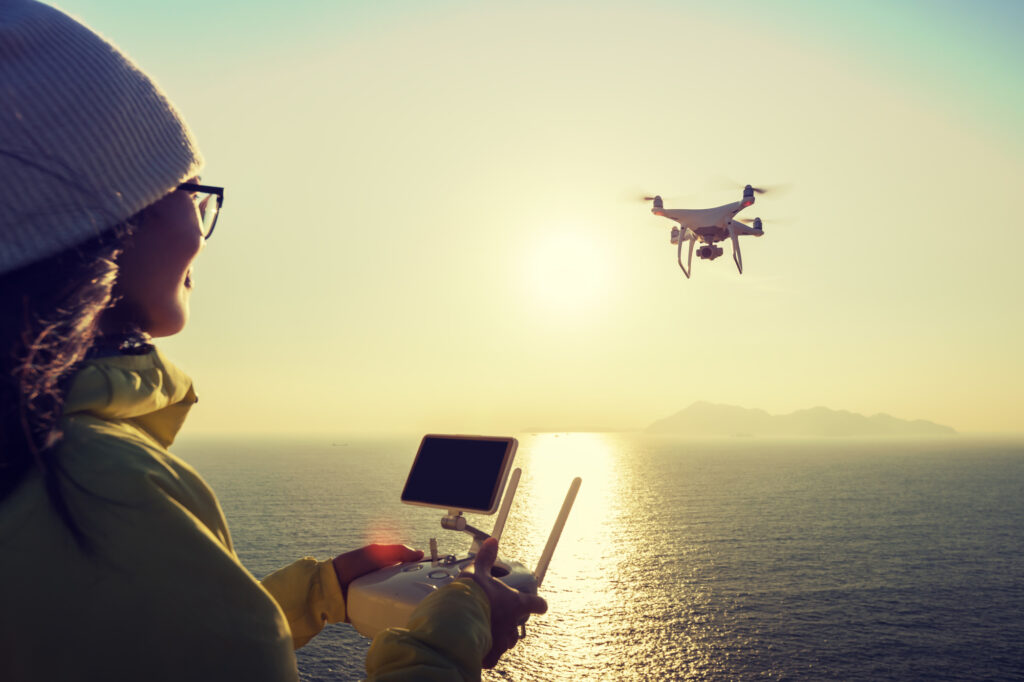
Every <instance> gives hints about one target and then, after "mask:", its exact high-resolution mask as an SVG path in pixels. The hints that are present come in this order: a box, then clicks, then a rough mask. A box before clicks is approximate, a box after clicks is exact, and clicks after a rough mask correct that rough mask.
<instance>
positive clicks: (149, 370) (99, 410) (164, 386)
mask: <svg viewBox="0 0 1024 682" xmlns="http://www.w3.org/2000/svg"><path fill="white" fill-rule="evenodd" d="M198 400H199V399H198V398H197V397H196V394H195V390H194V389H193V384H192V379H190V378H189V376H188V375H187V374H185V373H184V372H183V371H181V370H180V369H178V368H177V367H175V366H174V365H173V364H171V363H170V362H168V361H167V359H166V358H165V357H164V356H163V354H162V353H161V352H160V351H158V350H153V351H152V352H151V353H147V354H145V355H114V356H110V357H102V358H95V359H92V360H89V361H87V362H86V363H84V364H83V365H82V367H81V369H79V371H78V373H77V374H76V375H75V377H74V379H72V382H71V388H70V389H69V390H68V394H67V398H66V399H65V401H64V417H65V418H67V417H72V416H74V415H76V414H92V415H94V416H96V417H99V418H100V419H105V420H130V421H133V422H135V423H136V424H138V425H139V426H140V427H142V428H143V429H144V430H145V431H147V432H148V433H149V434H150V435H151V436H153V438H154V439H156V441H157V442H158V443H160V445H162V446H163V447H165V448H166V447H168V446H169V445H170V444H171V443H172V442H173V441H174V437H175V436H176V435H177V433H178V430H179V429H181V426H182V424H184V423H185V418H186V417H187V416H188V411H189V410H190V409H191V408H192V405H194V404H195V403H196V402H198Z"/></svg>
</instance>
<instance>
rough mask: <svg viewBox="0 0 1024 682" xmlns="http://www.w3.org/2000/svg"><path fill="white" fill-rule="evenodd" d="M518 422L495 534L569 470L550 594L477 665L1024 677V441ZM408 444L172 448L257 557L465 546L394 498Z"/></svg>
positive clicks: (306, 653)
mask: <svg viewBox="0 0 1024 682" xmlns="http://www.w3.org/2000/svg"><path fill="white" fill-rule="evenodd" d="M519 438H520V447H519V453H518V454H517V457H516V464H517V465H518V466H521V467H522V468H523V477H522V481H521V483H520V489H519V493H518V494H517V498H516V503H515V504H514V505H513V507H512V512H511V515H510V517H509V521H508V524H507V526H506V529H505V534H504V537H503V540H502V552H503V554H506V555H508V556H510V557H511V558H515V559H518V560H521V561H523V562H524V563H526V564H527V565H529V566H531V567H532V566H533V565H534V564H535V563H536V561H537V559H538V558H539V556H540V553H541V550H542V548H543V544H544V541H545V539H546V535H547V532H548V530H549V528H550V525H551V523H552V522H553V521H554V518H555V516H556V514H557V512H558V508H559V506H560V505H561V502H562V498H563V496H564V495H565V491H566V489H567V488H568V485H569V482H570V481H571V479H572V477H573V476H576V475H579V476H582V478H583V486H582V488H581V490H580V493H579V497H578V498H577V502H576V506H575V508H574V509H573V513H572V515H571V517H570V519H569V523H568V524H567V526H566V528H565V532H564V534H563V536H562V541H561V544H560V545H559V547H558V550H557V551H556V552H555V555H554V559H553V561H552V562H551V566H550V569H549V571H548V574H547V578H546V580H545V583H544V587H543V589H542V593H543V595H544V596H545V598H547V600H548V602H549V605H550V610H549V612H548V614H546V615H544V616H540V617H535V618H533V619H532V620H531V621H530V623H529V625H528V626H527V629H528V637H527V638H526V639H525V640H523V641H522V642H520V644H519V645H518V646H517V647H516V648H515V649H514V650H513V651H512V652H511V653H510V654H509V655H507V656H506V657H505V658H504V659H503V660H502V662H501V663H500V664H499V667H498V668H497V669H496V670H495V671H487V672H485V674H484V678H485V679H493V680H499V679H502V680H569V679H572V680H614V679H651V680H665V679H707V680H735V679H740V680H752V679H801V680H803V679H806V680H817V679H843V680H886V679H890V680H908V679H912V680H917V679H921V680H923V679H965V680H966V679H971V680H978V679H993V680H995V679H1011V678H1017V679H1020V678H1021V677H1024V663H1022V660H1024V657H1022V656H1021V652H1022V651H1024V618H1022V617H1021V614H1022V613H1024V559H1022V556H1024V533H1022V532H1021V529H1022V528H1024V441H997V440H970V439H967V438H964V437H956V438H940V439H927V440H914V441H911V440H906V439H890V440H864V439H859V440H852V439H851V440H836V439H830V440H822V439H789V440H782V439H763V440H757V439H751V438H723V439H686V440H683V439H677V438H672V437H660V436H655V435H650V434H639V433H628V434H608V433H605V434H596V433H562V434H556V433H548V434H524V435H521V436H519ZM417 444H418V437H417V436H410V437H393V438H372V439H371V438H340V437H339V438H335V439H334V440H333V441H331V440H329V439H322V440H312V439H294V440H288V439H279V440H266V439H261V440H254V439H227V438H221V439H204V438H188V437H187V436H186V437H184V438H183V439H182V440H181V441H180V442H179V443H178V444H176V446H175V448H174V451H175V452H176V453H177V454H178V455H179V456H181V457H182V458H184V459H186V460H187V461H189V462H191V463H192V464H193V465H194V466H195V467H196V468H197V469H198V470H199V471H200V473H202V474H203V476H204V477H205V478H206V479H207V480H208V481H209V482H210V484H211V485H212V486H213V488H214V490H215V491H217V493H218V496H219V497H220V500H221V503H222V505H223V507H224V511H225V514H226V515H227V518H228V523H229V525H230V527H231V531H232V536H233V538H234V541H235V545H236V547H237V549H238V553H239V556H240V557H241V559H242V561H243V563H244V564H245V565H246V566H247V567H248V568H249V569H250V570H251V571H252V572H253V573H254V574H255V575H257V576H263V575H264V574H266V573H268V572H270V571H272V570H274V569H275V568H278V567H280V566H281V565H284V564H286V563H288V562H290V561H293V560H295V559H297V558H300V557H302V556H306V555H313V556H317V557H318V558H321V559H323V558H328V557H330V556H333V555H334V554H336V553H339V552H341V551H345V550H348V549H352V548H355V547H358V546H360V545H362V544H365V543H368V542H404V543H407V544H410V545H413V546H416V547H419V548H426V546H427V544H428V542H429V539H430V538H431V537H436V538H437V539H438V542H439V544H440V546H441V551H442V552H453V553H461V552H464V551H465V550H466V548H467V547H468V541H469V538H468V536H464V535H460V534H457V533H454V532H451V531H445V530H442V529H441V528H440V524H439V520H440V517H441V515H442V512H441V511H440V510H438V511H436V512H435V511H433V510H431V509H427V508H422V507H411V506H406V505H402V504H401V503H400V502H399V501H398V499H399V494H400V492H401V488H402V484H403V483H404V481H405V475H406V473H407V471H408V467H409V464H410V463H411V461H412V457H413V455H414V453H415V450H416V447H417ZM470 523H471V524H473V525H476V526H478V527H480V528H484V529H488V528H490V527H491V524H492V520H491V519H488V518H487V517H470ZM463 538H465V539H463ZM368 645H369V643H368V642H367V641H366V640H364V639H363V638H361V637H360V636H359V635H357V634H356V633H355V632H354V631H353V630H352V629H351V627H349V626H347V625H335V626H329V627H328V628H327V629H326V630H325V631H324V632H323V633H321V635H320V636H318V637H317V638H316V639H315V640H314V641H313V642H312V643H311V644H310V645H307V646H306V647H305V648H304V649H302V650H300V651H299V652H298V658H299V666H300V673H301V675H302V678H303V679H305V680H337V679H359V678H361V677H362V676H363V674H364V671H363V658H364V656H365V653H366V650H367V648H368Z"/></svg>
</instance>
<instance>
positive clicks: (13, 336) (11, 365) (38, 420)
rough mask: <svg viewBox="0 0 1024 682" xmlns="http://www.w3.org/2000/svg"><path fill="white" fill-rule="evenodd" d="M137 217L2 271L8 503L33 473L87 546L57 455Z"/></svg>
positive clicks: (0, 487) (3, 461)
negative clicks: (71, 394)
mask: <svg viewBox="0 0 1024 682" xmlns="http://www.w3.org/2000/svg"><path fill="white" fill-rule="evenodd" d="M134 225H135V221H134V220H133V219H129V220H128V221H126V222H124V223H121V224H119V225H117V226H115V227H113V228H110V229H107V230H105V231H104V232H103V233H102V234H101V235H100V236H98V237H96V238H94V239H92V240H90V241H88V242H86V243H84V244H81V245H79V246H77V247H75V248H72V249H68V250H67V251H64V252H62V253H59V254H57V255H56V256H52V257H50V258H47V259H45V260H42V261H39V262H36V263H33V264H31V265H28V266H25V267H22V268H20V269H18V270H15V271H13V272H10V273H6V274H3V275H0V320H3V321H4V324H3V326H2V328H0V501H3V500H4V499H6V498H7V497H8V496H9V495H11V494H12V493H13V492H14V490H15V489H17V488H18V486H19V485H20V484H21V483H22V482H23V481H24V480H25V478H26V477H27V476H28V475H29V474H30V473H31V472H32V471H33V470H35V471H37V472H39V474H40V475H41V476H42V480H43V484H44V486H45V489H46V494H47V497H48V498H49V500H50V503H51V504H52V505H53V507H54V509H55V510H56V512H57V514H58V515H59V516H60V518H61V520H62V521H63V522H64V524H65V526H66V527H67V528H68V530H70V531H71V534H72V535H73V536H74V538H75V540H76V541H77V542H78V544H79V546H80V547H81V548H82V549H83V550H86V551H89V550H90V543H89V542H88V539H87V538H86V536H85V534H84V533H83V532H82V529H81V528H80V527H79V525H78V524H77V523H76V522H75V519H74V517H73V515H72V513H71V511H70V509H69V508H68V504H67V501H66V499H65V497H64V494H63V485H64V482H69V483H71V484H73V485H76V486H77V483H75V482H74V481H73V480H72V479H71V478H70V476H68V475H67V473H66V472H65V471H64V470H63V469H62V467H61V465H60V462H59V461H57V458H56V454H55V453H56V446H57V444H58V443H59V442H60V440H61V437H62V433H61V429H60V418H61V413H62V410H63V407H64V399H65V397H66V394H67V390H68V383H69V380H70V378H71V376H72V375H73V373H74V370H75V368H76V367H77V365H78V364H79V363H80V362H81V361H82V360H83V359H84V358H85V356H86V354H87V353H88V352H89V350H90V348H91V347H92V346H93V344H94V343H95V341H96V339H97V336H98V323H99V317H100V313H102V312H103V310H105V309H106V308H107V307H109V305H110V303H111V292H112V290H113V286H114V279H115V277H116V275H117V264H116V259H117V256H118V255H119V254H120V252H121V248H122V243H123V241H124V240H125V239H126V238H127V237H129V236H130V235H131V233H132V231H133V230H134Z"/></svg>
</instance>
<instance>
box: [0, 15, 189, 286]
mask: <svg viewBox="0 0 1024 682" xmlns="http://www.w3.org/2000/svg"><path fill="white" fill-rule="evenodd" d="M201 166H202V158H201V157H200V155H199V150H198V149H197V147H196V143H195V140H194V139H193V137H192V133H191V132H190V131H189V129H188V126H186V124H185V121H184V120H182V118H181V116H180V114H178V112H177V110H176V109H175V108H174V105H172V104H171V103H170V101H169V100H168V99H167V97H166V96H165V95H164V93H163V92H162V91H161V90H160V88H159V87H157V85H156V84H155V83H154V82H153V81H152V80H150V79H149V78H148V77H147V76H146V75H145V74H144V73H142V71H141V70H139V68H138V67H137V66H135V64H134V63H132V61H131V60H130V59H129V58H128V57H127V56H125V55H124V54H122V53H121V51H120V50H118V49H117V48H116V47H114V46H113V45H112V44H110V43H108V42H107V41H105V40H104V39H103V38H101V37H99V36H98V35H96V34H95V33H94V32H93V31H91V30H90V29H89V28H87V27H86V26H84V25H82V24H81V23H79V22H78V21H76V20H74V19H72V18H71V17H69V16H67V15H66V14H63V13H62V12H60V11H59V10H57V9H54V8H53V7H50V6H49V5H44V4H42V3H39V2H34V1H33V0H0V273H5V272H9V271H12V270H15V269H17V268H19V267H22V266H24V265H28V264H30V263H33V262H35V261H38V260H41V259H43V258H46V257H48V256H52V255H55V254H57V253H60V252H61V251H64V250H66V249H68V248H70V247H72V246H75V245H76V244H80V243H82V242H84V241H86V240H88V239H90V238H92V237H95V236H97V235H98V234H100V233H101V232H103V231H104V230H106V229H108V228H110V227H112V226H114V225H116V224H117V223H120V222H122V221H124V220H125V219H127V218H129V217H131V216H132V215H134V214H136V213H138V212H139V211H140V210H142V209H143V208H145V207H146V206H148V205H149V204H152V203H153V202H155V201H156V200H158V199H160V198H161V197H163V196H164V195H165V194H167V193H168V192H170V191H171V190H172V189H173V188H175V187H176V186H177V185H178V184H179V183H181V182H183V181H184V180H186V179H187V178H189V177H192V176H193V175H196V174H197V173H198V171H199V168H200V167H201Z"/></svg>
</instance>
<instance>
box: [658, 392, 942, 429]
mask: <svg viewBox="0 0 1024 682" xmlns="http://www.w3.org/2000/svg"><path fill="white" fill-rule="evenodd" d="M644 431H646V432H647V433H665V434H674V435H688V436H830V437H831V436H836V437H847V436H953V435H956V431H955V430H954V429H952V428H950V427H948V426H943V425H942V424H936V423H935V422H930V421H925V420H924V419H915V420H907V419H897V418H896V417H893V416H890V415H888V414H876V415H873V416H871V417H866V416H864V415H862V414H857V413H855V412H848V411H846V410H830V409H828V408H826V407H813V408H811V409H808V410H797V411H796V412H791V413H789V414H779V415H773V414H768V413H767V412H765V411H764V410H758V409H749V408H745V407H737V406H735V405H716V404H713V403H708V402H703V401H700V402H696V403H694V404H692V405H690V406H689V407H687V408H686V409H685V410H681V411H679V412H676V413H675V414H673V415H672V416H670V417H666V418H665V419H660V420H658V421H656V422H654V423H653V424H651V425H650V426H648V427H647V428H646V429H644Z"/></svg>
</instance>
